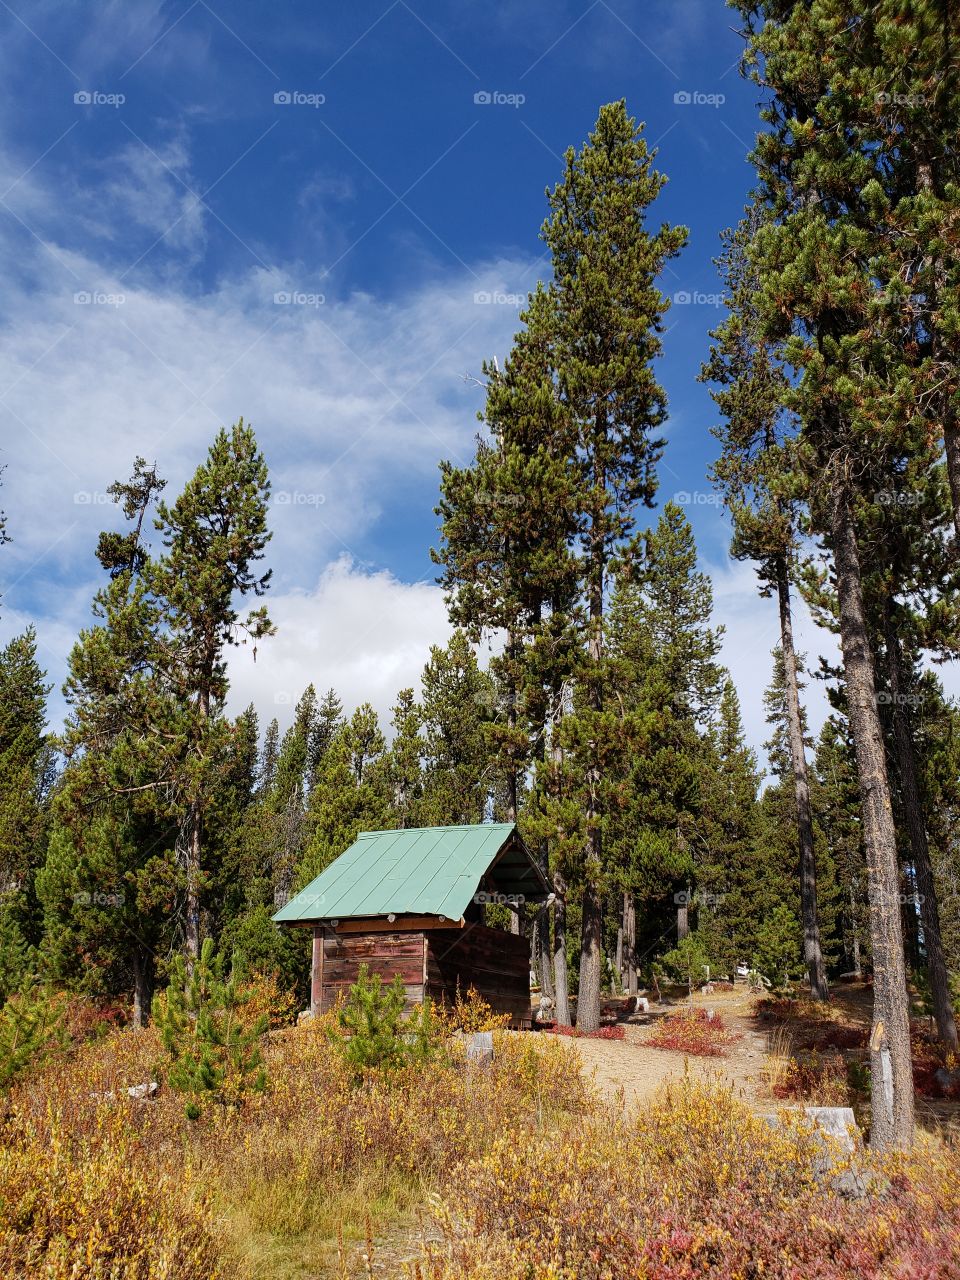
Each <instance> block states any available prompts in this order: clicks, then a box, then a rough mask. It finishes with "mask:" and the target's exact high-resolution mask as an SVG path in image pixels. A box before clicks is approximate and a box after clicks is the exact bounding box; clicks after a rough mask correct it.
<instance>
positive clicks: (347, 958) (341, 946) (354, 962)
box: [320, 932, 423, 1013]
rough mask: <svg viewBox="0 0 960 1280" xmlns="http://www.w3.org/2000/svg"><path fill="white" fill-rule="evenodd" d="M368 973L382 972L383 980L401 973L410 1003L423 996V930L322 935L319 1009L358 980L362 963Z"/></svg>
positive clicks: (329, 1003) (329, 1006)
mask: <svg viewBox="0 0 960 1280" xmlns="http://www.w3.org/2000/svg"><path fill="white" fill-rule="evenodd" d="M362 964H365V965H366V966H367V970H368V971H369V973H371V974H374V973H379V975H380V977H381V978H382V979H383V981H384V982H392V981H393V979H394V978H395V977H396V976H397V974H399V975H400V977H401V979H402V980H403V985H404V987H405V989H406V993H407V1004H408V1005H414V1004H417V1003H419V1002H420V1001H421V1000H422V999H423V934H422V933H412V932H404V933H369V934H364V933H345V934H339V933H333V932H328V933H327V934H326V936H325V937H324V939H323V980H322V984H321V994H320V1012H321V1013H325V1012H326V1011H327V1010H328V1009H330V1008H332V1007H333V1005H335V1004H336V1002H337V998H338V997H339V996H340V995H341V993H342V994H343V995H347V993H348V992H349V990H350V988H351V987H352V986H353V984H354V983H355V982H356V980H357V978H358V976H359V973H360V966H361V965H362Z"/></svg>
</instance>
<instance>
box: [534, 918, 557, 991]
mask: <svg viewBox="0 0 960 1280" xmlns="http://www.w3.org/2000/svg"><path fill="white" fill-rule="evenodd" d="M550 911H551V908H550V907H544V908H543V910H542V911H541V912H540V916H539V920H538V926H537V947H538V951H539V958H540V991H541V992H542V994H543V995H545V996H547V998H548V999H550V1000H553V999H554V998H555V996H554V991H555V988H554V985H553V949H552V947H551V944H550Z"/></svg>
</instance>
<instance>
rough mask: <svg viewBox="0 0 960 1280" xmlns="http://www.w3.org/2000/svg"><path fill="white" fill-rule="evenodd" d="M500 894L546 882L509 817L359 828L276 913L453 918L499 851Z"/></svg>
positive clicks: (536, 889)
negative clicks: (454, 824) (346, 846)
mask: <svg viewBox="0 0 960 1280" xmlns="http://www.w3.org/2000/svg"><path fill="white" fill-rule="evenodd" d="M503 850H506V852H505V853H504V857H503V859H502V865H501V866H498V870H497V872H495V873H494V879H495V882H496V885H497V889H498V890H499V891H500V892H502V893H522V894H524V896H525V897H528V898H537V897H539V898H542V897H543V896H544V894H545V893H546V892H549V888H548V886H547V884H546V882H545V881H544V880H543V877H542V876H541V874H540V872H539V870H538V869H537V867H536V866H535V865H534V863H533V861H532V860H531V858H530V855H529V854H528V853H527V851H526V849H525V847H524V845H523V844H522V842H521V841H520V838H519V836H517V834H516V827H515V826H514V824H513V823H510V822H491V823H484V824H482V825H479V826H472V827H417V828H413V829H408V830H405V831H364V832H362V833H361V834H360V835H359V836H358V837H357V839H356V840H355V841H354V843H353V844H352V845H351V846H350V848H349V849H347V850H346V851H345V852H344V853H341V855H340V857H339V858H337V859H336V861H335V862H332V863H331V864H330V866H329V867H327V869H326V870H325V871H321V873H320V875H318V876H317V878H316V879H315V880H311V882H310V883H309V884H308V885H307V886H306V888H305V889H301V891H300V892H299V893H298V894H297V895H296V897H294V898H292V899H291V900H290V901H289V902H288V903H287V904H286V906H284V907H281V908H280V910H279V911H278V912H277V913H276V915H274V917H273V918H274V920H276V921H277V922H278V923H279V924H299V923H301V922H304V921H308V920H345V919H350V918H351V917H352V918H356V917H358V916H359V917H370V916H385V915H404V914H409V915H432V916H446V918H447V919H448V920H459V919H460V917H461V916H462V915H463V913H464V911H465V910H466V908H467V906H468V904H469V903H470V902H471V901H472V900H473V897H474V895H475V894H476V892H477V888H478V886H479V885H480V883H481V881H482V880H483V877H484V875H485V874H486V872H487V871H488V870H489V869H490V867H491V865H492V864H493V863H494V862H495V861H496V860H497V855H498V854H500V853H501V851H503Z"/></svg>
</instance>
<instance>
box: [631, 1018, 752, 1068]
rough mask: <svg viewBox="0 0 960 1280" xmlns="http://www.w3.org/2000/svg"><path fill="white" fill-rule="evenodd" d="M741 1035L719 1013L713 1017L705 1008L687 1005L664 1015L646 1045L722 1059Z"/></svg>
mask: <svg viewBox="0 0 960 1280" xmlns="http://www.w3.org/2000/svg"><path fill="white" fill-rule="evenodd" d="M740 1038H741V1037H740V1033H739V1032H737V1031H731V1030H730V1029H729V1028H728V1027H727V1026H725V1025H724V1021H723V1019H722V1018H721V1017H720V1015H719V1014H718V1013H715V1014H714V1015H713V1016H712V1017H710V1015H709V1014H708V1013H707V1010H706V1009H691V1008H685V1009H678V1010H677V1012H676V1013H671V1014H668V1015H667V1016H666V1017H665V1018H661V1019H660V1021H659V1022H658V1023H657V1026H656V1028H655V1030H654V1032H653V1035H651V1036H650V1038H649V1039H648V1040H647V1044H649V1045H652V1046H653V1047H654V1048H655V1049H673V1050H675V1051H676V1052H677V1053H690V1054H694V1055H695V1056H697V1057H704V1058H719V1057H722V1056H723V1055H724V1054H725V1053H726V1051H727V1048H728V1047H729V1046H730V1045H731V1044H733V1043H735V1042H736V1041H737V1040H739V1039H740Z"/></svg>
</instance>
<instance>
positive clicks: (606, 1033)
mask: <svg viewBox="0 0 960 1280" xmlns="http://www.w3.org/2000/svg"><path fill="white" fill-rule="evenodd" d="M544 1030H545V1031H546V1032H547V1033H548V1034H549V1035H554V1036H572V1037H573V1038H574V1039H576V1040H622V1039H623V1038H624V1030H623V1027H621V1026H620V1025H619V1024H618V1023H613V1024H612V1025H611V1026H606V1027H598V1028H597V1029H596V1031H578V1030H577V1028H576V1027H564V1026H561V1025H560V1023H559V1022H557V1023H555V1024H554V1025H553V1026H552V1027H544Z"/></svg>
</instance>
